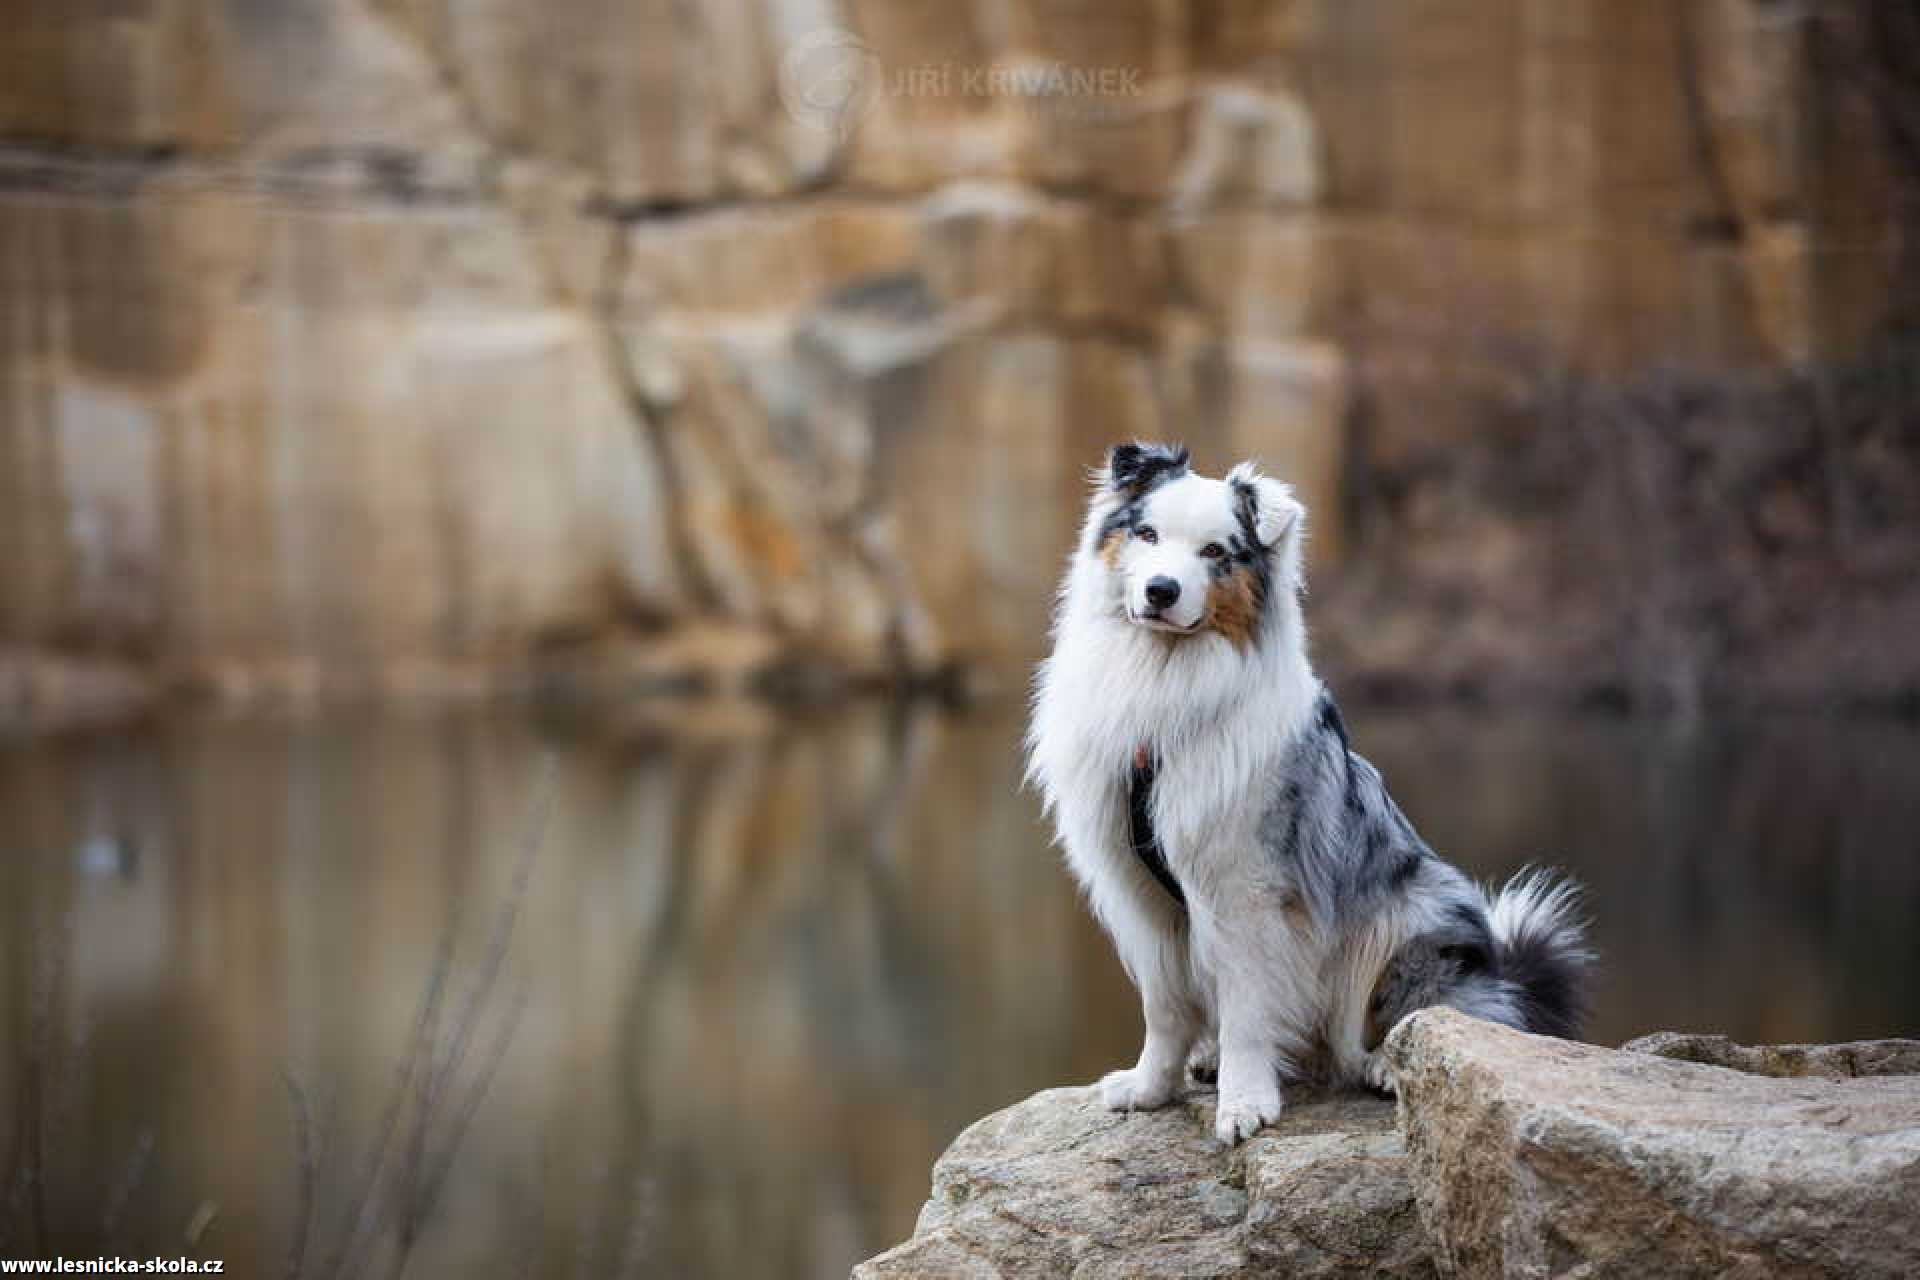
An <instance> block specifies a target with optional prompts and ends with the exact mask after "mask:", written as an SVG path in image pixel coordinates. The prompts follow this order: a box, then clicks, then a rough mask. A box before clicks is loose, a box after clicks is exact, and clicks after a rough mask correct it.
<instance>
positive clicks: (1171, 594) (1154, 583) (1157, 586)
mask: <svg viewBox="0 0 1920 1280" xmlns="http://www.w3.org/2000/svg"><path fill="white" fill-rule="evenodd" d="M1179 598H1180V584H1179V583H1177V582H1175V581H1174V580H1173V579H1172V578H1168V577H1159V578H1148V579H1147V603H1148V604H1150V605H1152V606H1153V607H1154V608H1156V609H1164V608H1166V607H1167V606H1168V605H1170V604H1172V603H1173V602H1174V601H1175V600H1178V599H1179Z"/></svg>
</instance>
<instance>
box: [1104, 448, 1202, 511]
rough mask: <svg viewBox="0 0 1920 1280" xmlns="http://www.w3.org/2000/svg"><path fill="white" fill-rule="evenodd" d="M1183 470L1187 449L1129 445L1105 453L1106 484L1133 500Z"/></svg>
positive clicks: (1185, 463)
mask: <svg viewBox="0 0 1920 1280" xmlns="http://www.w3.org/2000/svg"><path fill="white" fill-rule="evenodd" d="M1186 469H1187V446H1185V445H1183V444H1142V443H1140V442H1138V441H1130V442H1128V443H1126V444H1117V445H1115V446H1113V448H1112V450H1111V451H1109V452H1108V454H1107V471H1106V483H1107V485H1108V487H1110V488H1111V489H1113V490H1114V492H1116V493H1119V494H1121V495H1123V496H1125V497H1126V498H1129V499H1133V498H1138V497H1139V496H1140V495H1141V494H1143V493H1145V492H1146V491H1147V490H1149V489H1151V488H1153V487H1154V486H1155V485H1157V484H1159V483H1160V482H1161V480H1163V479H1171V478H1174V477H1177V476H1179V475H1180V474H1181V473H1183V472H1184V471H1186Z"/></svg>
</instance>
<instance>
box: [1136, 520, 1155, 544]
mask: <svg viewBox="0 0 1920 1280" xmlns="http://www.w3.org/2000/svg"><path fill="white" fill-rule="evenodd" d="M1133 536H1134V537H1136V538H1138V539H1140V541H1142V542H1148V543H1152V542H1158V541H1160V531H1159V530H1158V529H1156V528H1154V527H1153V526H1152V525H1150V524H1143V525H1141V526H1140V527H1139V528H1138V529H1135V530H1134V531H1133Z"/></svg>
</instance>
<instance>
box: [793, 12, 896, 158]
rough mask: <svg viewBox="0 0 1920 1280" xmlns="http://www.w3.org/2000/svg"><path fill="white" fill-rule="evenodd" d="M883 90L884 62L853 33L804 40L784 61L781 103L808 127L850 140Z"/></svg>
mask: <svg viewBox="0 0 1920 1280" xmlns="http://www.w3.org/2000/svg"><path fill="white" fill-rule="evenodd" d="M879 88H880V60H879V59H878V58H876V57H874V56H873V51H872V50H871V49H869V48H867V46H866V45H865V44H864V43H862V42H861V40H860V37H859V36H856V35H854V34H853V33H852V32H849V31H841V30H838V29H836V28H831V27H829V28H827V29H825V30H821V31H814V32H810V33H809V34H807V35H804V36H801V37H800V38H799V39H798V40H795V41H794V42H793V43H792V44H790V45H788V46H787V51H786V54H785V56H784V57H782V58H781V59H780V102H781V104H782V105H783V106H785V107H786V109H787V114H788V115H790V116H792V117H793V118H794V119H795V120H797V121H799V122H800V123H801V124H803V125H807V126H809V127H811V128H815V129H820V130H822V131H824V132H827V133H831V134H833V135H834V137H836V138H839V139H842V140H845V138H846V137H847V135H848V134H850V133H852V132H853V127H854V125H855V124H856V123H858V121H859V119H860V115H861V113H862V112H864V111H865V110H866V109H867V107H869V106H870V105H872V102H873V99H874V96H875V94H876V93H878V91H879Z"/></svg>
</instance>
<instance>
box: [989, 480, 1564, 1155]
mask: <svg viewBox="0 0 1920 1280" xmlns="http://www.w3.org/2000/svg"><path fill="white" fill-rule="evenodd" d="M1188 462H1189V458H1188V453H1187V450H1186V449H1185V448H1184V447H1179V446H1165V445H1149V444H1139V443H1132V444H1121V445H1117V446H1115V447H1114V448H1113V449H1112V450H1111V452H1110V454H1109V455H1108V458H1107V462H1106V465H1105V466H1104V467H1103V468H1101V469H1100V470H1098V471H1097V472H1096V473H1095V474H1094V478H1093V484H1094V491H1093V496H1092V499H1091V501H1090V503H1089V505H1088V508H1087V514H1086V521H1085V524H1084V525H1083V527H1082V529H1081V533H1080V537H1079V541H1078V544H1077V546H1076V548H1075V550H1074V552H1073V554H1072V556H1071V558H1070V561H1069V564H1068V568H1067V572H1066V576H1065V579H1064V581H1063V583H1062V585H1061V589H1060V595H1059V602H1058V607H1057V609H1056V612H1055V616H1054V626H1053V647H1052V651H1051V653H1050V654H1049V656H1048V657H1047V658H1046V660H1045V661H1044V662H1043V663H1042V664H1041V666H1040V669H1039V672H1038V674H1037V678H1036V681H1035V688H1034V699H1033V708H1032V716H1031V720H1030V723H1029V728H1028V734H1027V761H1028V777H1029V780H1030V782H1031V783H1033V784H1034V785H1036V786H1037V788H1038V790H1039V792H1040V794H1041V797H1042V800H1043V802H1044V807H1045V809H1046V811H1047V814H1048V816H1049V817H1050V818H1051V819H1052V821H1053V824H1054V829H1055V834H1056V839H1057V843H1059V844H1060V845H1061V846H1062V847H1063V849H1064V851H1065V856H1066V861H1067V863H1068V865H1069V866H1070V867H1071V869H1072V871H1073V873H1074V875H1075V877H1076V878H1077V879H1078V880H1079V882H1080V884H1081V886H1082V888H1083V889H1084V890H1085V892H1086V895H1087V898H1088V901H1089V903H1090V905H1091V907H1092V910H1093V912H1094V914H1095V915H1096V916H1097V917H1098V919H1099V921H1100V923H1101V924H1102V926H1103V927H1104V928H1105V930H1106V931H1107V933H1108V934H1109V935H1110V936H1111V938H1112V939H1113V942H1114V945H1115V947H1116V949H1117V950H1118V951H1119V954H1120V960H1121V963H1122V964H1123V965H1124V966H1125V968H1126V971H1127V974H1128V976H1129V977H1130V978H1131V979H1132V980H1133V983H1134V985H1135V986H1136V987H1137V988H1138V989H1139V992H1140V997H1141V1005H1142V1010H1143V1013H1144V1016H1145V1022H1146V1039H1145V1044H1144V1045H1143V1047H1142V1048H1141V1051H1140V1059H1139V1061H1138V1062H1137V1063H1136V1064H1135V1065H1134V1066H1132V1067H1130V1068H1127V1069H1125V1070H1121V1071H1115V1072H1112V1073H1111V1074H1109V1075H1107V1076H1106V1077H1105V1078H1104V1079H1103V1080H1102V1081H1101V1082H1100V1091H1101V1094H1102V1097H1103V1099H1104V1101H1105V1103H1106V1105H1107V1106H1108V1107H1111V1108H1113V1109H1115V1110H1133V1109H1136V1108H1139V1109H1146V1108H1154V1107H1160V1106H1164V1105H1165V1104H1167V1103H1168V1102H1170V1101H1172V1100H1173V1099H1174V1098H1175V1097H1177V1096H1179V1095H1181V1094H1182V1093H1183V1092H1184V1091H1185V1088H1186V1076H1187V1072H1188V1070H1189V1069H1191V1070H1192V1071H1193V1072H1194V1074H1195V1075H1196V1077H1198V1078H1201V1079H1206V1078H1208V1077H1209V1076H1213V1075H1215V1073H1216V1072H1217V1080H1218V1089H1219V1097H1218V1105H1217V1109H1216V1111H1215V1134H1216V1136H1217V1137H1218V1138H1219V1139H1220V1141H1221V1142H1223V1143H1225V1144H1227V1145H1229V1146H1231V1145H1235V1144H1237V1143H1239V1142H1240V1141H1242V1140H1243V1139H1245V1138H1247V1137H1248V1136H1250V1135H1251V1134H1253V1133H1254V1132H1256V1131H1257V1130H1258V1129H1259V1128H1260V1127H1261V1126H1262V1125H1265V1124H1268V1123H1271V1122H1272V1121H1273V1120H1275V1119H1276V1118H1278V1116H1279V1115H1280V1111H1281V1106H1282V1083H1283V1081H1306V1080H1313V1081H1319V1082H1323V1083H1326V1084H1331V1085H1335V1086H1342V1085H1355V1086H1358V1085H1368V1086H1371V1087H1373V1088H1376V1089H1380V1090H1382V1091H1385V1092H1391V1091H1392V1088H1393V1081H1392V1079H1391V1072H1390V1071H1389V1069H1388V1067H1387V1065H1386V1063H1385V1060H1384V1058H1383V1056H1382V1054H1381V1052H1380V1045H1381V1042H1382V1041H1383V1040H1384V1039H1385V1038H1386V1034H1387V1032H1388V1031H1389V1030H1390V1029H1391V1028H1392V1027H1393V1026H1394V1024H1395V1023H1396V1022H1397V1021H1398V1020H1399V1019H1401V1018H1402V1017H1404V1016H1405V1015H1407V1014H1408V1013H1411V1012H1412V1011H1414V1010H1415V1009H1420V1008H1424V1007H1427V1006H1430V1005H1448V1006H1450V1007H1452V1008H1455V1009H1458V1010H1461V1011H1462V1012H1464V1013H1468V1014H1471V1015H1474V1016H1476V1017H1480V1018H1485V1019H1488V1020H1491V1021H1494V1022H1499V1023H1504V1024H1506V1025H1507V1026H1511V1027H1518V1028H1521V1029H1522V1030H1526V1031H1534V1032H1539V1033H1543V1034H1546V1035H1553V1036H1562V1037H1569V1038H1570V1037H1573V1036H1575V1035H1576V1034H1577V1032H1578V1028H1579V1023H1580V1019H1581V1017H1582V1015H1583V1012H1584V1010H1585V1006H1586V979H1587V971H1588V968H1589V966H1590V964H1591V961H1592V956H1591V954H1590V953H1589V952H1588V950H1587V947H1586V942H1585V937H1584V934H1585V922H1584V920H1583V918H1582V916H1581V911H1580V902H1579V892H1578V889H1577V887H1576V886H1575V885H1573V884H1572V883H1571V882H1569V881H1566V880H1563V879H1559V878H1556V877H1554V876H1551V875H1549V874H1546V873H1541V872H1528V873H1523V874H1522V875H1520V876H1517V877H1515V878H1514V879H1513V880H1512V881H1510V882H1509V883H1508V884H1507V885H1506V887H1505V888H1504V889H1502V890H1501V891H1500V892H1498V893H1497V894H1490V893H1488V892H1487V891H1485V890H1482V889H1481V888H1480V887H1479V886H1478V885H1477V884H1475V883H1474V882H1473V881H1471V880H1469V879H1468V878H1467V876H1466V875H1465V874H1463V873H1462V872H1461V871H1459V870H1458V869H1457V868H1455V867H1453V866H1452V865H1450V864H1448V863H1447V862H1445V861H1443V860H1442V859H1441V858H1440V857H1438V856H1437V855H1436V854H1435V853H1434V852H1433V851H1432V850H1431V849H1429V848H1428V847H1427V845H1426V844H1425V843H1424V842H1423V841H1422V840H1421V839H1420V837H1419V835H1418V834H1416V832H1415V831H1414V828H1413V826H1412V824H1411V823H1409V822H1408V821H1407V819H1406V817H1405V816H1404V815H1403V814H1402V813H1401V812H1400V810H1399V808H1398V807H1396V806H1395V804H1394V802H1393V800H1392V798H1391V797H1390V796H1389V795H1388V794H1387V790H1386V787H1385V785H1384V784H1383V783H1382V781H1381V778H1380V775H1379V773H1378V772H1377V771H1376V770H1375V769H1374V767H1373V766H1372V765H1371V764H1369V763H1368V762H1367V761H1366V759H1364V758H1363V757H1362V756H1361V755H1360V754H1359V753H1358V752H1356V751H1354V750H1353V748H1352V746H1351V744H1350V743H1349V741H1348V737H1347V729H1346V725H1345V723H1344V722H1343V721H1342V719H1341V716H1340V711H1339V708H1338V707H1337V706H1336V704H1335V703H1334V700H1333V697H1332V695H1331V694H1330V693H1329V692H1328V691H1327V689H1326V687H1325V686H1324V685H1323V684H1322V683H1321V682H1320V681H1319V680H1318V679H1317V678H1316V677H1315V675H1314V673H1313V668H1312V666H1311V665H1310V664H1309V662H1308V660H1307V644H1306V632H1305V627H1304V623H1303V618H1302V611H1301V604H1300V596H1301V592H1302V590H1303V587H1304V583H1303V579H1302V574H1301V549H1302V544H1303V542H1304V539H1305V535H1306V527H1305V526H1306V511H1305V509H1304V508H1303V507H1302V505H1301V504H1300V503H1299V502H1298V501H1297V500H1296V499H1295V498H1294V495H1293V492H1292V490H1291V489H1290V488H1289V487H1288V486H1287V485H1285V484H1283V483H1281V482H1280V481H1278V480H1275V479H1273V478H1271V477H1269V476H1265V475H1262V474H1261V473H1260V471H1259V470H1258V468H1257V467H1256V466H1255V465H1254V464H1252V463H1250V462H1243V463H1241V464H1239V465H1237V466H1235V467H1234V468H1233V469H1232V470H1230V471H1229V472H1228V473H1227V474H1226V476H1225V478H1223V479H1212V478H1208V477H1204V476H1201V475H1198V474H1195V473H1194V472H1193V471H1192V470H1190V468H1189V466H1188Z"/></svg>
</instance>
